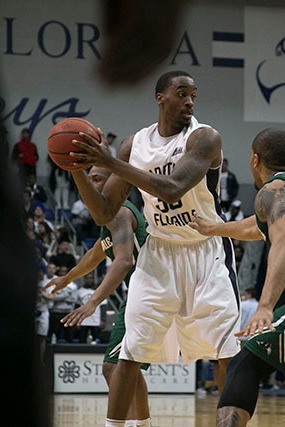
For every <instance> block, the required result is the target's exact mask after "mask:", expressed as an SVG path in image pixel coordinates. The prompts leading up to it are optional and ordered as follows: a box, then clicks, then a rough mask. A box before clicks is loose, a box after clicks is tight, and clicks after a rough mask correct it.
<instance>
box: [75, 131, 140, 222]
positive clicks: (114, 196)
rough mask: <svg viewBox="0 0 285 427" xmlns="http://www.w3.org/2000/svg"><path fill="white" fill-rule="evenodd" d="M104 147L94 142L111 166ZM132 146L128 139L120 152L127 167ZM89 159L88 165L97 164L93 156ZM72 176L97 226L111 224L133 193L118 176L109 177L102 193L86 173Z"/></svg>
mask: <svg viewBox="0 0 285 427" xmlns="http://www.w3.org/2000/svg"><path fill="white" fill-rule="evenodd" d="M88 140H89V142H90V140H91V138H90V137H89V138H88ZM94 144H95V145H94ZM85 145H86V144H85ZM102 145H103V144H98V143H97V142H96V141H93V148H94V147H95V146H98V151H100V152H101V153H104V154H102V156H103V158H104V159H105V162H106V164H109V163H110V164H111V163H112V161H113V158H112V156H111V154H110V153H109V152H108V150H106V147H105V146H104V147H105V148H104V147H103V148H102ZM131 145H132V137H130V138H127V139H126V140H125V141H124V142H123V143H122V145H121V148H120V150H119V152H118V158H120V159H121V163H123V164H124V165H125V166H126V165H127V163H126V162H127V161H128V158H129V154H130V150H131ZM88 158H89V160H88V161H87V163H88V164H91V163H93V164H95V163H96V161H95V160H94V158H93V156H91V158H90V157H88ZM119 161H120V160H119ZM87 163H86V164H87ZM106 169H108V168H106ZM72 175H73V178H74V181H75V183H76V186H77V188H78V190H79V192H80V195H81V197H82V199H83V201H84V203H85V204H86V206H87V207H88V210H89V212H90V214H91V216H92V218H93V219H94V221H95V223H96V224H97V225H105V224H107V223H109V222H110V221H111V220H112V219H113V218H114V216H115V215H116V214H117V212H118V211H119V209H120V207H121V206H122V204H123V202H124V201H125V200H126V199H127V198H128V196H129V194H130V192H131V188H132V185H131V184H129V183H128V182H126V181H125V180H124V179H122V178H120V177H118V176H116V175H111V176H110V177H109V179H108V180H107V182H106V183H105V186H104V191H103V192H102V193H101V192H98V191H97V190H96V189H95V188H94V186H93V185H92V183H91V182H90V179H89V177H88V175H87V173H86V172H85V171H84V172H82V171H79V172H72Z"/></svg>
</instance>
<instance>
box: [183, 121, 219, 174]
mask: <svg viewBox="0 0 285 427" xmlns="http://www.w3.org/2000/svg"><path fill="white" fill-rule="evenodd" d="M221 150H222V138H221V135H220V133H219V132H218V131H217V130H216V129H214V128H212V127H210V126H204V127H200V128H198V129H196V130H194V131H193V132H192V133H191V134H190V135H189V138H188V140H187V152H191V153H195V154H196V155H199V156H201V157H202V158H208V159H211V161H212V164H211V167H213V168H214V167H218V166H219V165H220V163H221Z"/></svg>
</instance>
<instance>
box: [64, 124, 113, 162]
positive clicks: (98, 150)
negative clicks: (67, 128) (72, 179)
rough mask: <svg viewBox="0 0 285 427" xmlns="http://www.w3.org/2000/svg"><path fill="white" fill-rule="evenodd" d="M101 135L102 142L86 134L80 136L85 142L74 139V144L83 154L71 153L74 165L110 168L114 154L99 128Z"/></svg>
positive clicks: (81, 133)
mask: <svg viewBox="0 0 285 427" xmlns="http://www.w3.org/2000/svg"><path fill="white" fill-rule="evenodd" d="M98 132H99V133H100V139H101V140H100V142H99V141H98V140H97V139H95V138H93V137H92V136H90V135H87V134H86V133H83V132H80V133H79V135H80V137H81V138H82V139H84V142H82V141H78V140H77V139H73V140H72V143H73V144H74V145H76V146H77V147H79V148H80V149H81V152H73V151H72V152H70V153H69V154H70V156H71V157H74V165H76V166H79V165H84V166H85V167H86V168H87V167H89V166H99V167H103V168H108V166H109V165H110V164H111V162H112V159H113V157H112V154H111V152H110V149H109V145H108V142H107V140H106V138H105V137H104V135H103V132H102V131H101V129H100V128H98Z"/></svg>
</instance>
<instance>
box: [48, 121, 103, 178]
mask: <svg viewBox="0 0 285 427" xmlns="http://www.w3.org/2000/svg"><path fill="white" fill-rule="evenodd" d="M79 132H84V133H86V134H88V135H90V136H92V137H93V138H95V139H97V141H98V142H100V140H101V139H100V134H99V133H98V131H97V129H96V128H95V126H93V125H92V123H90V122H88V121H87V120H84V119H80V118H79V117H69V118H67V119H63V120H61V121H60V122H59V123H57V124H56V125H55V126H54V127H53V128H52V129H51V130H50V132H49V134H48V143H47V149H48V154H49V156H50V158H51V159H52V161H53V162H54V163H55V164H56V165H57V166H59V167H60V168H61V169H64V170H67V171H76V170H83V169H85V166H74V164H73V163H74V162H75V161H76V160H75V158H74V157H71V156H70V155H69V153H70V152H71V151H73V152H80V151H81V150H80V148H79V147H77V146H76V145H74V144H73V143H72V140H73V139H77V140H78V141H83V142H84V140H83V139H82V137H81V136H80V135H79Z"/></svg>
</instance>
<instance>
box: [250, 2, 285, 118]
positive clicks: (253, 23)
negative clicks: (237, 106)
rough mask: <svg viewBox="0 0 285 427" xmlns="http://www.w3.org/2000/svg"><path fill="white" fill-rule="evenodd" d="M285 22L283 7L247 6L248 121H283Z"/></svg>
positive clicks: (284, 97) (284, 100) (284, 99)
mask: <svg viewBox="0 0 285 427" xmlns="http://www.w3.org/2000/svg"><path fill="white" fill-rule="evenodd" d="M284 22H285V9H284V8H282V9H281V8H268V7H266V8H258V7H246V8H245V67H244V73H245V74H244V77H245V84H244V90H245V93H244V120H245V121H256V122H276V123H278V122H282V123H283V122H284V104H285V28H284Z"/></svg>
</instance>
